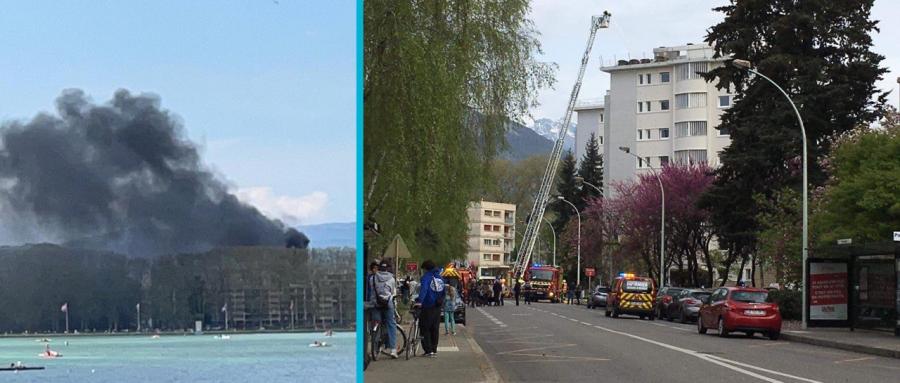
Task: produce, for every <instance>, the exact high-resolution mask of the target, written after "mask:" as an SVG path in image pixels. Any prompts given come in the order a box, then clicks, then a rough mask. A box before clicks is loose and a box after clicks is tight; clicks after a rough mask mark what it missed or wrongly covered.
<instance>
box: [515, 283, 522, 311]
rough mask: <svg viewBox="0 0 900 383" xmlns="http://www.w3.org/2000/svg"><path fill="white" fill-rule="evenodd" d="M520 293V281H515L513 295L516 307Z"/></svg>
mask: <svg viewBox="0 0 900 383" xmlns="http://www.w3.org/2000/svg"><path fill="white" fill-rule="evenodd" d="M521 291H522V280H516V285H515V286H513V295H515V296H516V306H518V305H519V293H520V292H521Z"/></svg>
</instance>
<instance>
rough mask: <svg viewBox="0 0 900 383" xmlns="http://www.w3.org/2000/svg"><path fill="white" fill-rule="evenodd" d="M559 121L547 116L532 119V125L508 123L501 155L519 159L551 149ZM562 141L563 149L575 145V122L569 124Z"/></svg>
mask: <svg viewBox="0 0 900 383" xmlns="http://www.w3.org/2000/svg"><path fill="white" fill-rule="evenodd" d="M561 125H562V123H561V122H560V121H553V120H551V119H549V118H541V119H538V120H535V121H534V124H532V126H530V127H529V126H525V125H522V124H519V123H510V128H509V130H507V132H506V143H507V149H506V151H505V152H503V153H502V154H501V157H502V158H504V159H507V160H512V161H519V160H522V159H525V158H528V157H531V156H533V155H537V154H547V153H550V151H551V150H553V143H554V142H556V139H557V138H558V137H559V128H560V126H561ZM566 133H567V134H566V139H565V140H564V141H563V148H564V149H572V148H574V147H575V124H570V126H569V131H568V132H566Z"/></svg>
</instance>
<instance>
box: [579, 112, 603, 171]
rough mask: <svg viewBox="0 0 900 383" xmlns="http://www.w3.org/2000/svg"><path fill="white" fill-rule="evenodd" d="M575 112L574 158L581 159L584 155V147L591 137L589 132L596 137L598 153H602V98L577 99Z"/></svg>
mask: <svg viewBox="0 0 900 383" xmlns="http://www.w3.org/2000/svg"><path fill="white" fill-rule="evenodd" d="M575 112H577V113H578V124H577V125H576V126H577V128H576V129H575V160H576V161H581V158H582V157H583V156H584V153H585V149H584V147H585V145H587V143H588V140H590V139H591V133H593V134H594V136H596V137H597V143H598V144H600V154H603V119H604V116H603V112H604V109H603V100H584V101H581V100H579V101H578V103H576V104H575Z"/></svg>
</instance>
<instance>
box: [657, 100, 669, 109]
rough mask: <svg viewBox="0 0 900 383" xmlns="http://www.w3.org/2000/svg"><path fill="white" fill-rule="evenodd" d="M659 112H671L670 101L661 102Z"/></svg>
mask: <svg viewBox="0 0 900 383" xmlns="http://www.w3.org/2000/svg"><path fill="white" fill-rule="evenodd" d="M659 110H669V100H659Z"/></svg>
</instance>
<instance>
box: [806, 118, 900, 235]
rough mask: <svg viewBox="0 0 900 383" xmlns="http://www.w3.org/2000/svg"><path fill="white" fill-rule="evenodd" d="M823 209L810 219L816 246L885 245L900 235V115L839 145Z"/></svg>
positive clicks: (861, 130)
mask: <svg viewBox="0 0 900 383" xmlns="http://www.w3.org/2000/svg"><path fill="white" fill-rule="evenodd" d="M826 163H827V164H829V166H830V171H831V175H832V177H831V179H830V180H829V183H828V185H827V186H826V188H825V193H824V196H823V203H822V208H821V209H818V210H819V211H817V212H816V214H815V215H814V216H813V223H814V224H815V226H817V231H818V232H821V240H822V242H820V244H833V243H834V241H836V240H837V239H840V238H852V239H853V240H854V241H855V242H856V241H858V242H866V241H889V240H890V239H891V233H892V231H896V230H900V115H898V114H897V112H896V110H892V111H889V112H888V113H886V114H885V118H884V119H883V120H882V121H881V124H880V127H878V128H870V127H865V126H861V127H860V128H858V129H857V130H855V131H853V132H850V133H848V134H846V135H844V136H842V137H840V138H839V139H838V140H837V143H836V144H835V146H834V150H833V151H832V154H831V156H830V157H829V158H828V161H826Z"/></svg>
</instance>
